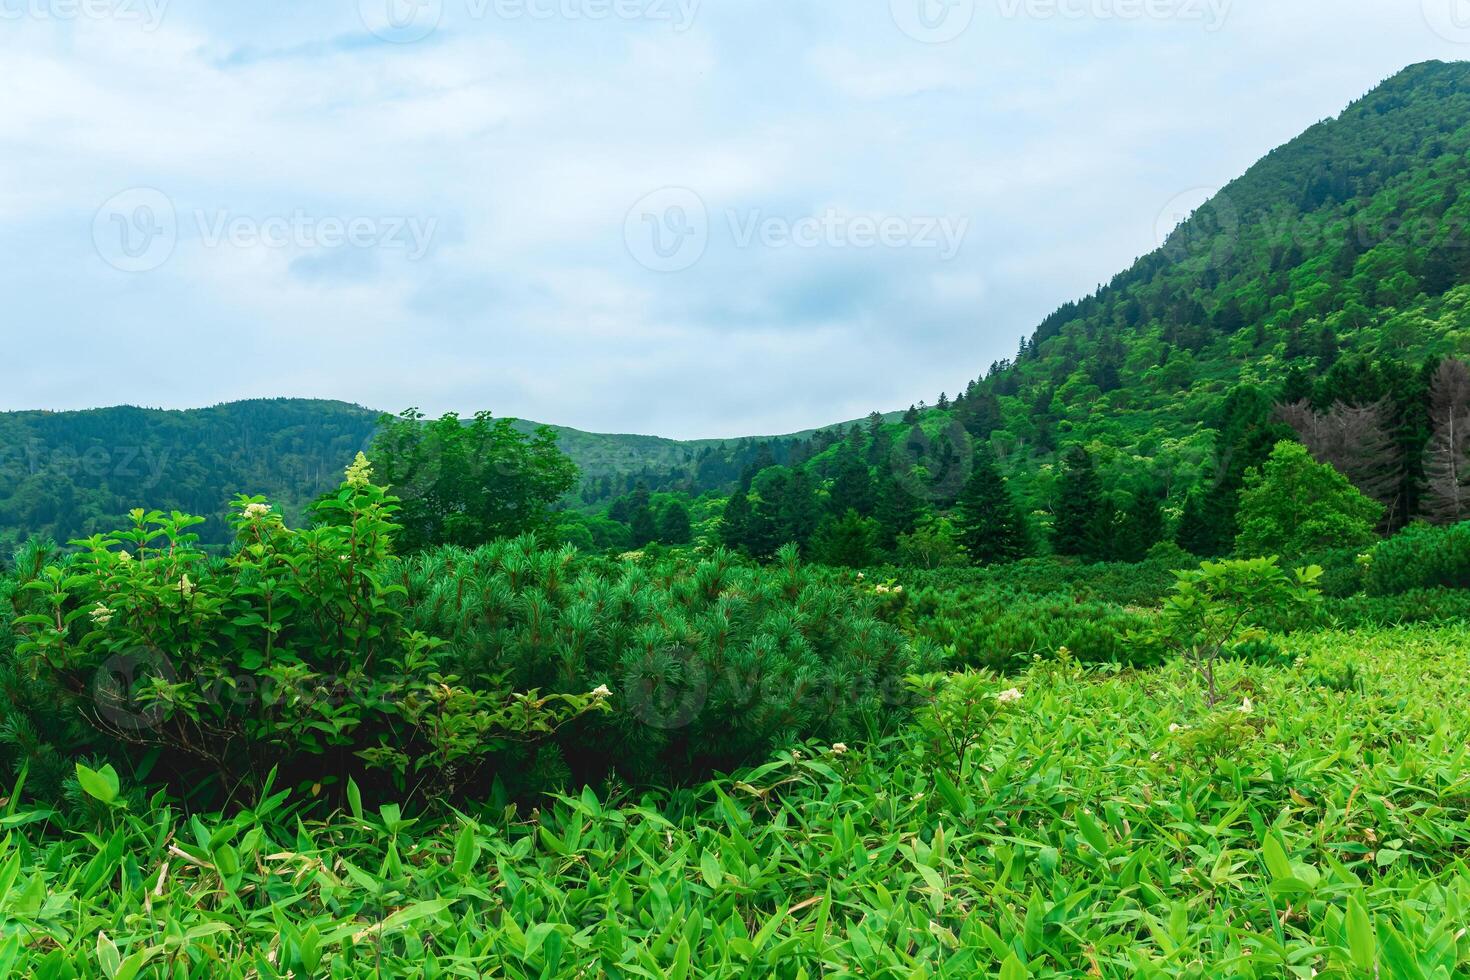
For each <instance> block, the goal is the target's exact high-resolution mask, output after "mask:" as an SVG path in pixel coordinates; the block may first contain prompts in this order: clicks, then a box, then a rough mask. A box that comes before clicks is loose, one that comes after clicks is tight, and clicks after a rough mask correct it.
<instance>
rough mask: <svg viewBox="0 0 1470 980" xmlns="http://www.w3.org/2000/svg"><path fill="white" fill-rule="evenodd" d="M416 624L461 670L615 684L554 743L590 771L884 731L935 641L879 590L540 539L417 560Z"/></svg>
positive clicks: (790, 571) (668, 766) (581, 684)
mask: <svg viewBox="0 0 1470 980" xmlns="http://www.w3.org/2000/svg"><path fill="white" fill-rule="evenodd" d="M397 575H398V576H400V577H401V581H402V583H403V586H404V588H405V590H406V601H407V622H408V624H409V626H410V627H411V628H412V629H414V630H417V631H422V632H423V633H425V634H428V635H432V636H435V637H441V638H443V640H444V641H445V644H446V646H445V656H446V657H447V658H448V662H449V663H450V664H451V665H452V667H453V669H454V670H455V671H456V672H463V673H469V674H490V675H495V676H502V677H505V678H506V679H507V682H508V683H510V684H511V685H512V686H515V687H517V688H525V687H531V688H538V689H541V690H545V691H558V692H560V691H568V692H574V691H587V690H593V689H605V690H607V691H609V692H610V697H609V700H608V702H607V704H608V707H609V709H610V710H609V711H607V712H604V713H602V714H599V715H598V716H595V717H593V716H588V717H585V718H582V719H579V720H578V721H577V722H576V723H575V724H571V725H568V726H566V727H565V728H563V729H562V730H561V731H559V732H558V733H557V734H556V736H555V739H554V743H555V745H556V746H557V747H558V748H559V751H560V752H561V754H562V756H563V757H564V761H565V763H566V764H567V765H569V766H570V767H571V768H572V770H573V771H574V772H576V773H577V774H579V775H582V776H589V775H593V774H596V773H598V772H601V771H603V770H606V769H608V768H613V769H616V770H618V771H619V772H621V773H623V774H624V775H625V776H628V777H630V778H633V779H637V780H647V779H658V778H664V777H673V778H683V777H687V776H694V775H699V774H703V773H707V772H709V771H711V770H713V769H728V768H730V767H732V766H736V765H740V764H744V763H750V762H754V761H757V760H758V759H760V758H762V757H763V756H764V755H765V753H767V752H768V751H769V750H770V749H771V748H772V747H774V746H777V745H779V744H782V743H785V742H791V741H794V740H796V739H801V738H837V739H840V738H849V739H851V738H860V737H871V736H874V735H877V734H879V733H881V732H883V731H886V730H889V729H890V728H891V726H892V721H893V720H894V719H895V718H897V717H898V716H900V715H901V713H902V708H903V706H904V705H905V703H906V701H907V695H906V693H905V688H904V677H905V675H907V674H910V673H914V672H919V671H924V670H933V669H936V668H937V667H938V666H939V665H940V657H939V653H938V650H937V648H936V647H935V646H934V645H933V644H932V643H927V642H924V641H919V642H917V643H915V642H910V641H909V640H908V639H906V637H905V636H904V634H903V633H902V632H900V631H899V630H898V629H897V628H896V627H894V626H893V625H891V624H888V623H885V622H883V621H881V620H880V618H879V617H878V614H877V609H876V603H875V597H874V596H873V595H872V593H871V592H870V590H868V589H866V588H862V587H855V586H853V585H851V584H847V581H846V580H845V579H842V578H839V577H838V576H837V575H836V574H835V573H833V572H831V571H829V570H827V569H822V568H818V567H811V566H806V565H803V564H802V563H801V562H800V561H799V560H798V558H797V552H796V549H795V548H794V547H788V548H785V549H782V550H781V552H780V553H779V555H778V560H777V562H776V563H775V564H774V565H771V566H766V567H761V566H754V565H751V564H750V563H748V562H744V561H741V560H738V559H737V558H735V556H733V555H732V554H730V553H729V552H726V551H724V550H723V549H718V550H716V551H714V552H713V553H711V554H709V555H707V556H705V557H703V558H700V559H698V560H694V561H687V560H676V559H657V560H651V559H648V558H646V557H645V558H642V559H638V558H632V557H630V558H627V559H623V560H609V559H600V558H586V557H583V556H581V555H579V554H578V553H577V552H576V551H575V550H573V549H571V548H562V549H559V550H548V549H543V548H541V547H539V546H538V544H537V542H536V540H535V539H534V538H531V537H523V538H518V539H515V540H505V541H498V542H495V543H492V544H489V545H486V546H484V547H482V548H478V549H474V550H464V549H455V548H447V549H441V550H437V551H432V552H429V553H426V554H422V555H419V556H415V557H413V558H410V559H405V560H404V561H403V562H402V563H401V565H400V568H399V571H398V573H397Z"/></svg>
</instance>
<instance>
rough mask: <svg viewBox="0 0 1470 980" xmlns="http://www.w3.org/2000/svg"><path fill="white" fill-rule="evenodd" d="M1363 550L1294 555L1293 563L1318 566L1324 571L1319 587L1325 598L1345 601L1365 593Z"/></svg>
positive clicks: (1338, 550)
mask: <svg viewBox="0 0 1470 980" xmlns="http://www.w3.org/2000/svg"><path fill="white" fill-rule="evenodd" d="M1363 554H1364V552H1363V549H1362V548H1322V549H1318V550H1316V551H1309V552H1307V553H1306V554H1304V555H1292V556H1291V559H1292V563H1293V564H1295V565H1301V566H1311V565H1316V566H1317V567H1319V568H1321V569H1322V577H1321V578H1320V579H1319V580H1318V581H1317V587H1318V588H1319V589H1321V590H1322V594H1323V595H1324V596H1330V597H1332V598H1335V599H1343V598H1346V597H1348V596H1351V595H1357V594H1358V593H1359V592H1362V591H1363V585H1364V580H1365V577H1366V574H1367V571H1366V569H1365V567H1364V563H1363Z"/></svg>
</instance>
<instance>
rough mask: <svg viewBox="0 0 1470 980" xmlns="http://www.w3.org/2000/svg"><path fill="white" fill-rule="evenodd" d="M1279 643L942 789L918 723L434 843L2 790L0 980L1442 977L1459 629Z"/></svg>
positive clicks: (943, 766) (461, 826)
mask: <svg viewBox="0 0 1470 980" xmlns="http://www.w3.org/2000/svg"><path fill="white" fill-rule="evenodd" d="M1283 644H1284V646H1285V647H1286V648H1287V649H1288V650H1289V652H1290V653H1292V654H1294V655H1295V663H1294V665H1293V666H1290V667H1284V668H1272V667H1260V666H1251V665H1245V664H1240V663H1231V664H1228V665H1226V666H1225V668H1224V669H1223V671H1222V673H1223V679H1222V685H1223V690H1225V691H1226V692H1228V694H1227V697H1226V700H1225V702H1224V703H1223V704H1222V705H1221V707H1219V708H1218V709H1216V710H1214V711H1211V710H1208V709H1207V708H1206V707H1205V706H1204V704H1203V703H1202V700H1201V697H1200V695H1199V689H1198V686H1197V684H1196V682H1195V680H1194V678H1193V677H1192V676H1191V675H1190V673H1189V670H1188V668H1187V667H1186V666H1185V665H1183V664H1179V663H1174V664H1170V665H1168V666H1165V667H1164V668H1161V669H1159V670H1154V671H1148V672H1117V671H1116V670H1109V671H1104V672H1089V671H1084V670H1082V669H1080V668H1075V667H1072V666H1069V665H1064V664H1058V663H1055V662H1042V663H1038V664H1037V665H1036V666H1034V667H1033V668H1032V669H1031V670H1030V671H1029V672H1027V673H1026V674H1024V675H1022V676H1019V677H1014V678H1009V679H1006V680H1004V681H1001V680H999V679H994V680H991V679H984V680H983V681H982V683H983V684H985V685H986V687H987V689H989V690H992V691H994V692H999V691H1000V690H1001V689H1002V688H1007V687H1010V686H1012V685H1014V686H1016V687H1019V688H1020V689H1021V690H1022V691H1023V692H1024V694H1023V697H1022V698H1021V700H1020V701H1018V702H1015V703H1012V704H1008V705H1005V706H1004V707H1003V708H1001V709H1000V711H999V713H998V714H997V715H996V717H995V720H994V722H993V724H991V725H989V726H988V727H985V726H971V727H970V728H969V729H968V730H965V731H957V730H954V729H953V728H952V729H950V730H949V731H948V734H951V735H963V736H965V737H967V738H970V739H972V740H973V742H974V745H973V747H972V748H971V749H970V750H969V752H968V754H967V755H966V756H965V759H964V761H963V762H962V763H961V762H959V761H958V760H957V759H956V758H955V757H954V756H953V755H952V754H951V753H949V752H948V751H947V749H943V748H940V747H938V746H936V745H934V744H931V743H930V741H929V739H928V738H927V737H926V736H925V735H924V734H923V732H924V729H920V728H917V727H916V728H914V729H912V730H911V731H910V733H909V734H908V735H906V736H905V737H903V738H900V739H896V740H893V741H890V742H887V743H884V744H882V745H879V746H872V747H866V748H863V747H858V746H852V747H851V748H850V749H849V750H848V751H845V752H842V751H834V750H833V749H832V747H830V746H825V747H824V746H809V747H808V748H807V749H805V750H804V751H803V752H802V753H800V754H799V755H793V754H785V755H782V756H780V757H778V758H777V759H775V760H774V761H772V762H770V763H769V764H767V765H765V766H762V767H760V768H758V769H755V770H752V771H747V772H744V773H741V774H739V775H738V776H737V777H735V778H732V779H726V780H722V781H719V782H716V783H712V784H710V785H708V786H706V787H703V788H701V789H699V790H697V791H692V792H688V793H681V794H673V795H663V796H658V797H652V796H650V797H647V798H645V799H642V800H638V801H633V800H629V799H626V798H623V797H622V796H620V795H619V794H618V793H616V792H614V793H613V796H614V800H615V802H609V801H607V800H606V798H600V796H599V794H597V793H594V792H593V791H591V790H585V791H583V792H582V793H581V794H580V795H568V796H562V797H558V798H555V799H552V800H547V801H546V802H545V803H544V805H543V806H542V807H541V809H540V810H539V811H537V812H530V813H528V812H515V811H497V812H491V813H477V814H474V815H473V817H471V816H468V815H458V814H452V815H450V817H449V818H448V819H446V820H445V821H443V822H439V821H431V820H430V819H428V818H420V819H419V820H412V819H405V818H403V817H402V816H401V815H400V814H399V813H398V811H397V810H396V808H394V807H392V806H382V807H381V808H380V807H378V806H376V805H375V804H374V802H373V801H368V805H367V806H366V807H359V808H351V809H353V810H355V812H347V813H342V814H338V815H335V816H333V817H331V818H329V819H326V820H320V819H310V818H307V817H306V816H305V815H304V814H305V811H301V812H300V819H299V820H298V811H297V810H296V809H294V806H293V804H291V803H289V802H286V801H285V800H284V799H283V798H282V797H281V796H275V797H272V798H271V799H269V800H267V801H265V802H262V803H260V804H259V805H258V806H257V807H256V808H255V809H254V810H247V811H244V812H241V813H239V814H237V815H234V816H232V817H228V818H226V817H221V816H190V817H186V816H184V815H182V814H180V813H178V812H177V811H174V810H171V809H169V808H168V807H167V806H166V805H165V804H164V803H163V801H161V800H155V801H153V802H152V803H148V802H145V801H144V800H142V799H141V798H140V797H139V796H138V795H136V794H134V795H132V796H131V797H128V800H129V802H128V804H127V805H126V807H123V806H114V807H112V808H107V807H104V806H103V805H102V804H100V803H96V802H93V803H92V804H91V807H92V811H91V816H90V817H89V818H88V819H87V820H85V821H83V822H81V823H75V824H73V825H62V824H60V823H57V822H55V821H57V820H59V819H60V818H59V817H55V816H51V815H48V813H47V811H44V810H39V811H38V810H35V808H34V806H33V804H31V803H30V802H29V801H27V800H25V799H24V796H23V794H22V797H21V798H19V799H11V800H10V801H9V803H8V804H5V805H3V806H0V813H3V814H4V817H3V820H0V827H3V828H4V829H3V831H0V833H3V835H4V836H3V837H0V976H11V975H14V976H38V977H64V976H73V975H76V976H85V977H94V976H111V977H129V976H171V977H218V976H260V977H283V976H286V975H288V973H294V975H295V976H297V977H305V976H310V977H318V976H332V977H359V976H362V977H366V976H419V975H422V976H466V977H470V976H472V977H481V976H507V977H561V976H567V977H573V976H586V977H593V976H613V977H678V978H684V977H720V976H728V977H745V976H778V977H801V976H805V977H813V978H814V977H867V978H872V977H974V976H986V975H990V976H995V975H999V976H1003V977H1022V976H1028V975H1030V976H1054V975H1064V976H1086V975H1099V974H1101V975H1104V976H1119V977H1122V976H1165V975H1168V976H1176V975H1177V976H1198V977H1216V976H1242V977H1251V976H1259V977H1277V976H1287V975H1298V976H1310V975H1312V973H1313V971H1316V973H1318V974H1319V975H1337V976H1364V975H1371V973H1372V970H1373V969H1374V968H1375V967H1376V968H1377V970H1378V971H1379V974H1380V975H1382V976H1391V977H1451V976H1462V975H1465V974H1466V972H1467V971H1470V940H1467V938H1466V937H1465V931H1464V926H1463V923H1464V922H1465V921H1466V915H1467V912H1470V871H1467V868H1466V866H1465V863H1464V860H1463V858H1464V853H1465V848H1466V846H1467V841H1470V824H1467V817H1470V769H1467V752H1470V750H1467V742H1470V717H1467V714H1466V712H1465V710H1464V705H1465V704H1466V699H1467V696H1470V671H1467V668H1470V629H1467V628H1465V627H1439V628H1429V627H1405V628H1399V629H1395V630H1384V631H1379V632H1369V633H1362V634H1344V633H1321V634H1315V635H1308V636H1294V637H1291V638H1289V639H1288V640H1285V641H1283ZM1246 698H1249V699H1250V701H1251V710H1250V712H1249V713H1245V712H1243V711H1241V710H1239V709H1240V708H1241V707H1242V706H1243V703H1244V701H1245V699H1246ZM1171 725H1172V726H1187V727H1179V728H1177V729H1176V730H1174V731H1171V728H1170V726H1171ZM942 741H943V742H944V744H945V745H948V744H949V742H948V740H942ZM124 790H125V792H126V787H124Z"/></svg>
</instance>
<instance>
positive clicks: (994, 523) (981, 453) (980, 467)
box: [926, 443, 1032, 567]
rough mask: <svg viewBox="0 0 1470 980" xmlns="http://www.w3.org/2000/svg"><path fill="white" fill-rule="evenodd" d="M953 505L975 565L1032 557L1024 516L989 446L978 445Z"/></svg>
mask: <svg viewBox="0 0 1470 980" xmlns="http://www.w3.org/2000/svg"><path fill="white" fill-rule="evenodd" d="M956 503H957V507H958V512H959V513H958V518H957V523H958V526H959V529H960V533H961V535H962V543H963V545H964V548H965V551H966V552H967V553H968V554H969V556H970V559H971V560H972V561H973V562H975V564H977V565H995V564H1002V563H1004V562H1010V561H1016V560H1018V559H1021V558H1025V557H1026V556H1027V555H1029V554H1031V550H1032V546H1031V534H1030V531H1029V530H1028V529H1027V527H1026V519H1025V516H1024V515H1023V514H1022V513H1021V510H1020V508H1019V507H1018V506H1016V502H1015V500H1014V498H1013V497H1012V496H1011V492H1010V488H1008V487H1007V486H1006V482H1005V478H1004V477H1002V476H1001V474H1000V469H999V467H998V466H997V465H996V460H995V453H994V451H992V450H991V448H990V446H989V444H988V443H981V445H980V448H979V450H978V451H977V452H976V454H975V463H974V470H973V472H972V473H971V474H970V479H969V480H968V481H967V482H966V483H965V487H964V489H963V490H961V491H960V496H959V500H958V501H957V502H956ZM926 567H932V566H926Z"/></svg>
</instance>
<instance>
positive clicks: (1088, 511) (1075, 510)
mask: <svg viewBox="0 0 1470 980" xmlns="http://www.w3.org/2000/svg"><path fill="white" fill-rule="evenodd" d="M1114 516H1115V515H1114V511H1113V507H1112V505H1111V504H1110V503H1109V502H1108V500H1107V498H1106V497H1105V496H1104V495H1103V489H1102V480H1101V478H1099V477H1098V474H1097V467H1096V466H1095V465H1094V464H1093V461H1092V455H1091V454H1090V453H1088V452H1087V450H1085V449H1083V448H1082V447H1081V446H1073V447H1072V449H1071V451H1070V452H1068V453H1067V457H1066V459H1065V460H1064V461H1063V463H1062V480H1061V488H1060V499H1059V500H1058V502H1057V507H1056V514H1055V518H1056V522H1055V524H1054V525H1053V528H1052V550H1054V551H1055V552H1056V553H1057V554H1059V555H1067V556H1070V557H1075V558H1084V559H1087V560H1089V561H1102V560H1105V559H1106V558H1108V557H1109V553H1110V551H1111V548H1112V524H1113V518H1114Z"/></svg>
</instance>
